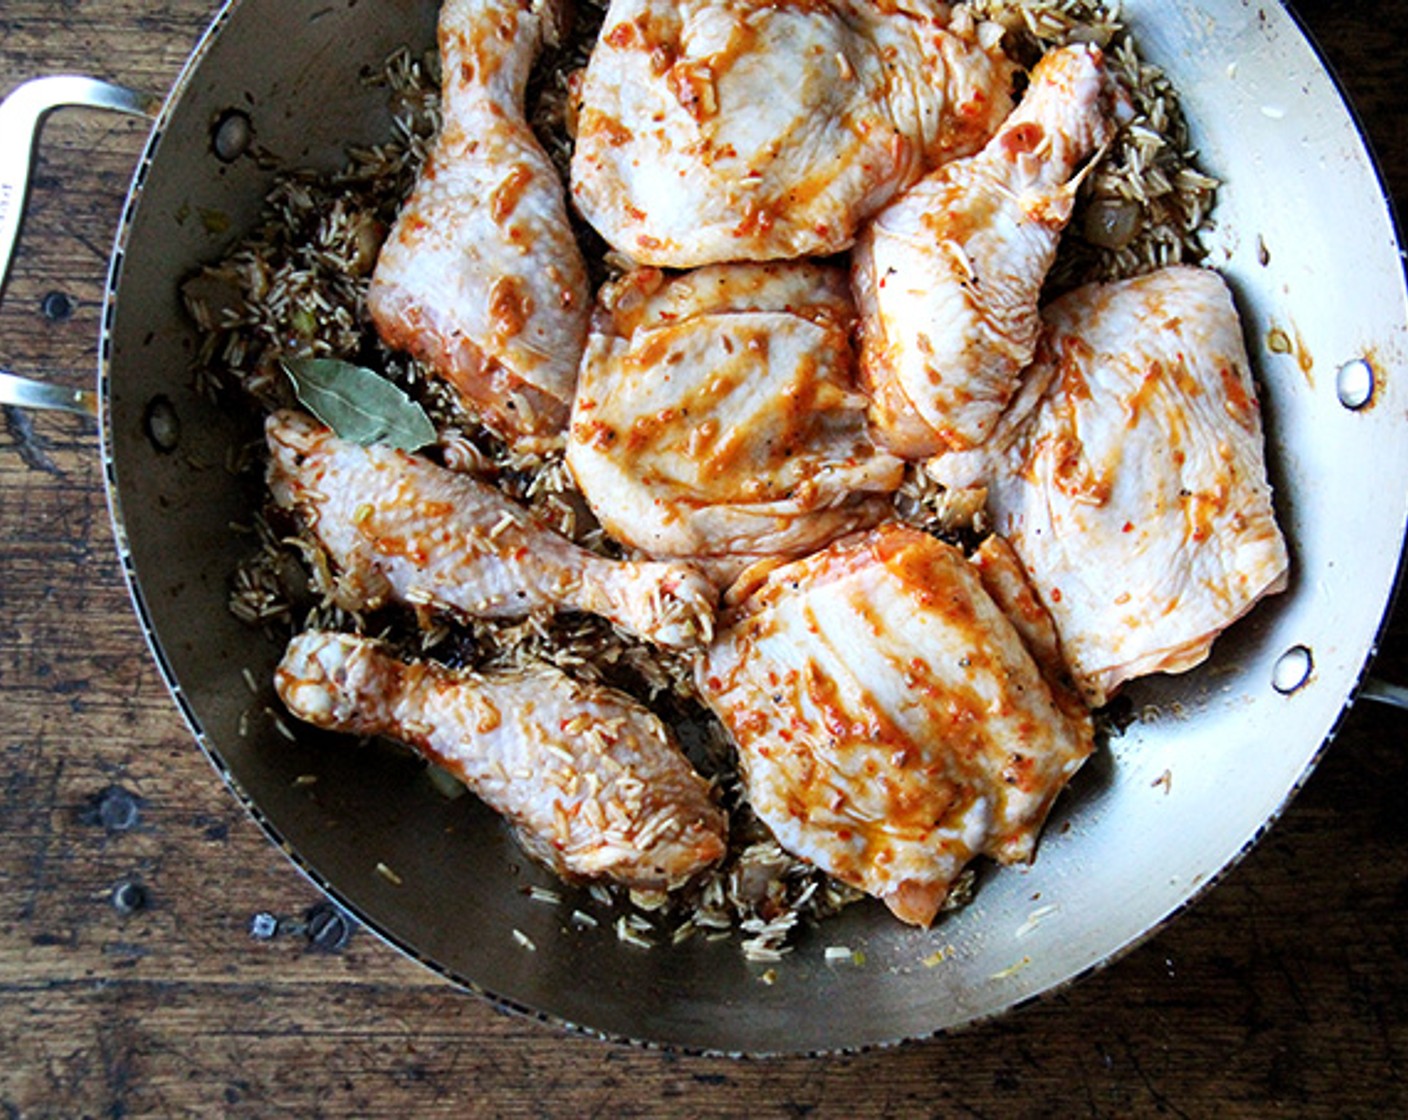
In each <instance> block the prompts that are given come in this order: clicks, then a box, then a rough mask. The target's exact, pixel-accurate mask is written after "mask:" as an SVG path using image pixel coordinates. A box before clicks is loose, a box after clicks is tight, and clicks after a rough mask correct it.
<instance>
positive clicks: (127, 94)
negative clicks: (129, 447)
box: [0, 74, 161, 416]
mask: <svg viewBox="0 0 1408 1120" xmlns="http://www.w3.org/2000/svg"><path fill="white" fill-rule="evenodd" d="M65 106H76V107H84V108H90V109H112V110H114V111H115V112H119V113H130V114H132V115H133V116H142V117H155V116H156V114H157V113H158V112H159V111H160V109H161V99H160V98H157V97H152V96H150V95H148V94H145V93H138V92H137V91H136V90H131V89H128V88H127V87H125V86H119V85H114V84H113V83H111V82H104V81H99V80H98V79H97V78H86V77H82V76H81V75H77V74H56V75H54V76H52V77H48V78H35V79H34V80H33V81H29V82H25V83H24V84H23V85H21V86H18V87H17V88H16V89H14V90H13V91H12V92H11V93H10V95H9V96H8V97H6V98H5V100H4V101H0V298H3V297H4V294H5V282H6V280H7V279H8V278H9V274H10V261H11V258H12V257H13V255H14V250H15V243H16V242H17V241H18V240H19V234H20V224H21V222H22V221H23V219H24V208H25V199H26V197H27V195H28V193H29V176H30V169H31V167H32V165H33V162H34V145H35V141H36V139H37V138H38V135H39V128H40V126H41V125H42V124H43V122H44V118H45V117H46V116H47V115H48V114H49V112H50V111H51V110H54V109H58V108H61V107H65ZM0 404H3V405H20V406H22V407H25V408H45V409H61V410H63V411H65V412H77V413H81V414H83V415H87V416H92V415H94V414H95V413H96V411H97V406H96V401H95V400H94V395H93V394H92V393H90V392H85V391H83V390H74V389H61V388H56V387H54V386H50V385H45V384H43V383H41V382H36V381H29V380H27V379H25V378H23V377H16V376H15V375H14V374H12V373H5V372H4V371H0Z"/></svg>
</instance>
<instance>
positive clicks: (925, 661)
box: [697, 524, 1093, 925]
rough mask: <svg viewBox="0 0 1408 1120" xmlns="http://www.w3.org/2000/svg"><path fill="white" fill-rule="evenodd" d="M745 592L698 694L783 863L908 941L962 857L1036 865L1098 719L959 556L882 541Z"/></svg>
mask: <svg viewBox="0 0 1408 1120" xmlns="http://www.w3.org/2000/svg"><path fill="white" fill-rule="evenodd" d="M741 582H744V583H747V582H751V577H750V576H749V575H748V574H745V575H744V577H743V580H742V581H741ZM739 591H740V593H742V594H743V595H744V596H745V597H744V598H743V600H742V602H741V603H740V605H739V606H738V607H737V608H736V610H734V611H733V612H732V613H731V614H730V615H729V616H728V617H727V618H726V620H725V623H724V625H723V627H722V629H721V631H720V633H719V635H718V637H717V638H716V639H715V641H714V644H713V645H712V646H710V648H709V650H708V652H707V654H706V656H705V657H704V659H703V660H702V662H701V664H700V667H699V669H698V671H697V678H698V683H699V687H700V691H701V692H702V694H703V695H704V697H705V700H706V701H707V703H708V704H709V706H710V708H712V709H713V710H714V712H716V713H717V714H718V716H719V718H720V719H722V720H723V722H724V724H725V725H726V726H727V727H728V729H729V732H730V733H731V734H732V736H733V740H734V742H735V743H736V744H737V746H738V750H739V756H740V760H741V763H742V769H743V773H744V777H745V782H746V787H747V795H748V799H749V801H750V802H751V804H752V805H753V808H754V809H755V810H756V811H757V813H758V815H759V816H760V817H761V818H762V819H763V821H765V822H766V823H767V825H768V826H769V827H770V828H771V829H772V830H773V832H774V834H775V835H776V836H777V839H778V842H779V843H780V844H781V845H782V846H783V847H784V848H786V849H787V850H788V851H790V852H792V853H793V854H795V855H797V856H800V857H802V858H804V859H808V860H811V861H812V862H813V863H815V864H817V865H818V866H819V867H822V868H823V869H825V870H826V871H828V872H830V873H831V874H832V875H834V876H836V877H837V878H839V879H842V880H844V881H845V882H848V883H851V884H853V885H855V886H857V887H859V888H861V889H862V890H864V891H866V892H867V893H869V894H872V895H874V896H876V897H877V898H880V899H882V900H883V901H884V903H885V905H886V906H888V907H889V908H890V910H891V911H893V912H894V914H895V915H896V916H897V917H899V918H900V919H902V920H903V921H906V922H911V923H914V924H916V925H928V924H929V923H930V922H931V921H933V919H934V916H935V914H937V913H938V910H939V907H940V906H941V905H942V903H943V901H944V898H945V897H946V895H947V894H948V891H949V888H950V886H951V885H952V883H953V880H954V878H955V877H956V876H957V875H958V873H959V872H960V871H961V870H962V868H963V866H964V865H965V864H966V863H967V862H968V861H969V860H970V859H971V858H972V857H973V856H975V855H977V854H980V853H981V854H986V855H990V856H992V857H993V858H995V859H997V860H999V861H1001V862H1003V863H1013V862H1016V861H1019V860H1028V859H1030V858H1031V857H1032V855H1033V853H1034V851H1035V845H1036V837H1037V833H1038V832H1039V831H1040V829H1041V825H1042V823H1043V821H1044V820H1045V819H1046V815H1047V812H1048V810H1049V809H1050V807H1051V803H1052V801H1053V800H1054V799H1055V797H1056V795H1057V793H1058V792H1059V791H1060V790H1061V788H1062V787H1063V786H1064V785H1065V783H1066V781H1067V780H1068V779H1069V778H1070V777H1071V775H1072V774H1073V773H1075V771H1076V770H1077V769H1078V768H1079V766H1080V764H1081V762H1082V760H1084V759H1085V757H1086V756H1087V755H1088V754H1089V753H1090V751H1091V749H1092V747H1093V738H1092V734H1093V732H1092V725H1091V720H1090V716H1089V714H1088V713H1087V712H1085V710H1084V709H1083V708H1081V707H1080V706H1079V705H1078V704H1077V705H1064V704H1062V703H1060V702H1058V701H1057V700H1056V699H1054V698H1053V695H1052V692H1051V689H1050V687H1049V686H1048V685H1047V683H1046V681H1045V680H1044V679H1043V678H1042V675H1041V673H1040V671H1039V670H1038V668H1037V666H1036V664H1035V662H1034V661H1033V660H1032V657H1031V655H1030V654H1029V653H1028V652H1027V650H1026V648H1025V647H1024V646H1023V644H1022V640H1021V638H1020V637H1019V636H1018V634H1017V631H1016V630H1015V629H1014V628H1013V626H1012V624H1011V623H1010V622H1009V621H1008V620H1007V618H1006V617H1005V616H1004V615H1003V614H1002V612H1001V611H1000V610H999V609H998V608H997V606H996V605H995V604H994V603H993V601H992V600H991V599H990V598H989V597H988V595H987V593H986V592H985V591H984V590H983V586H982V583H981V581H980V579H979V576H978V572H977V571H976V570H975V568H974V566H973V565H971V564H970V563H968V562H967V561H966V560H964V559H963V555H962V553H960V552H959V551H958V550H957V549H955V548H953V547H952V546H951V545H947V544H943V543H941V542H939V541H937V540H935V539H934V538H933V537H931V536H928V535H927V534H925V533H921V532H918V531H917V530H914V529H909V528H904V527H901V526H898V525H895V524H890V525H886V526H882V527H880V528H878V529H875V530H873V531H871V532H870V533H868V534H863V535H858V536H855V537H850V538H847V539H846V540H844V541H839V542H837V543H836V544H833V545H832V546H831V547H830V548H828V549H827V550H825V551H824V552H819V553H816V554H814V555H813V556H810V557H808V558H806V559H805V560H799V561H795V562H793V563H791V564H786V565H782V566H780V567H776V568H774V569H772V570H771V571H769V572H768V573H767V574H766V575H765V576H764V577H763V578H762V581H761V584H760V585H758V586H755V587H748V586H744V587H742V588H740V589H739Z"/></svg>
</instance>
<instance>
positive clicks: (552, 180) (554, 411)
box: [367, 0, 591, 438]
mask: <svg viewBox="0 0 1408 1120" xmlns="http://www.w3.org/2000/svg"><path fill="white" fill-rule="evenodd" d="M562 4H563V0H525V2H520V0H446V2H445V4H444V7H443V8H442V9H441V11H440V54H441V61H442V67H443V70H444V79H443V92H442V98H441V111H442V114H443V117H444V124H443V127H442V128H441V131H440V135H439V136H438V137H437V139H436V141H435V146H434V148H433V150H432V151H431V153H430V156H429V158H428V159H427V160H426V162H425V165H424V167H423V168H422V170H421V173H420V177H419V179H418V181H417V183H416V186H415V190H414V191H413V192H412V194H411V197H410V198H409V199H408V200H407V202H406V204H405V206H404V207H403V208H402V210H401V212H400V215H399V216H398V218H397V221H396V225H395V227H394V228H393V229H392V231H391V234H390V236H389V237H388V239H387V241H386V244H385V245H384V246H383V247H382V250H381V256H380V257H379V259H378V260H377V264H376V269H375V272H374V273H373V275H372V283H371V288H370V290H369V292H368V293H367V307H368V310H369V311H370V313H371V317H372V320H373V321H374V322H375V323H376V326H377V330H378V331H379V332H380V333H381V336H382V338H383V339H385V340H386V342H387V343H388V344H389V345H391V346H393V347H396V348H399V349H404V350H408V351H410V352H411V353H412V354H414V355H416V356H417V357H419V358H422V359H424V360H425V361H426V362H427V363H428V364H429V365H430V366H431V367H432V368H433V369H434V370H435V371H436V372H437V373H438V374H439V375H440V376H442V377H444V378H445V379H446V380H448V381H449V382H450V383H451V384H453V385H454V386H455V388H456V389H457V390H459V392H460V394H461V395H462V396H463V397H464V398H465V400H466V402H467V403H469V404H470V405H471V407H472V408H474V409H475V410H476V411H478V412H479V413H481V414H482V415H483V416H484V418H485V419H486V421H487V422H488V423H489V424H490V425H491V426H492V427H494V428H496V429H497V430H498V431H500V432H502V433H504V434H505V435H507V436H510V437H512V436H514V435H517V436H520V437H523V436H527V437H541V438H550V437H552V436H555V435H557V434H559V433H560V432H561V430H562V428H563V426H564V425H565V423H566V420H567V412H568V407H569V405H570V404H571V400H572V390H573V386H574V385H575V383H576V375H577V363H578V361H579V360H580V358H581V356H582V346H583V345H584V344H585V342H586V335H587V320H588V316H589V315H590V311H591V307H590V296H589V293H588V285H587V273H586V266H585V264H584V263H583V260H582V254H581V252H580V250H579V249H578V248H577V243H576V240H575V238H574V235H573V232H572V228H571V225H570V224H569V223H568V220H567V209H566V202H565V198H564V192H563V185H562V182H561V180H560V179H559V178H558V176H557V172H556V170H555V169H554V168H553V165H552V163H551V162H550V161H549V159H548V157H547V154H546V153H545V152H544V151H543V149H542V147H541V146H540V145H539V143H538V141H537V139H536V138H535V137H534V136H533V133H532V131H531V130H530V129H529V127H528V123H527V121H526V120H525V119H524V116H523V100H524V91H525V88H526V86H527V82H528V71H529V68H530V67H531V66H532V63H533V60H534V58H536V57H537V54H538V51H539V50H540V48H541V47H542V46H543V44H544V43H545V42H547V41H549V40H551V39H553V38H554V37H555V35H556V26H555V24H556V21H557V20H559V19H561V18H563V17H562Z"/></svg>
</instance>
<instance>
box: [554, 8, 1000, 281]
mask: <svg viewBox="0 0 1408 1120" xmlns="http://www.w3.org/2000/svg"><path fill="white" fill-rule="evenodd" d="M1000 36H1001V31H1000V29H999V28H997V27H996V25H989V24H983V25H977V24H975V23H974V21H973V20H972V19H971V18H970V17H969V16H968V15H967V13H966V11H964V10H963V9H961V8H960V9H959V10H958V12H957V13H956V14H954V15H952V17H950V5H948V4H946V3H940V2H938V0H905V2H904V3H901V4H876V3H873V2H872V0H807V2H804V3H798V2H786V3H778V2H776V0H613V2H612V4H611V7H610V9H609V11H608V12H607V16H606V23H605V25H604V27H603V30H602V34H601V38H600V39H599V40H598V42H597V45H596V49H595V50H594V51H593V52H592V58H591V62H590V64H589V65H588V67H587V72H586V77H585V80H584V82H583V86H582V91H581V112H580V115H579V125H578V130H577V146H576V151H575V154H574V156H573V161H572V192H573V197H574V199H575V200H576V202H577V206H578V209H580V210H581V212H582V214H583V215H584V216H585V217H586V218H587V220H588V221H589V222H591V223H592V225H594V226H595V227H596V228H597V229H598V230H599V231H600V232H601V234H602V236H603V237H605V238H606V240H607V241H609V242H610V243H611V244H612V245H613V246H614V247H615V248H617V249H619V250H620V251H621V252H623V253H625V254H627V255H628V256H630V257H632V258H633V259H635V260H636V261H639V262H640V263H642V264H653V265H662V266H669V267H674V268H686V267H693V266H695V265H701V264H711V263H716V262H720V261H735V260H774V259H778V258H786V257H800V256H806V255H825V254H828V253H834V252H837V251H839V250H841V249H845V248H846V247H848V246H849V245H850V244H851V241H852V238H853V237H854V234H855V230H856V227H857V225H858V224H859V223H860V222H862V221H864V220H865V218H867V217H868V216H869V215H870V214H873V213H874V212H875V211H876V210H877V209H879V208H880V207H881V206H883V205H884V204H885V202H886V201H887V200H888V199H889V198H890V197H891V196H892V195H894V193H895V192H896V191H898V190H900V189H902V188H904V187H905V186H907V185H909V184H910V183H912V182H914V181H915V180H916V179H918V178H919V177H920V176H921V175H923V174H924V173H925V172H926V171H928V170H930V169H931V168H933V167H935V166H937V165H938V164H939V163H940V162H942V161H943V160H945V159H951V158H952V157H954V156H958V155H966V154H968V153H970V152H973V151H976V150H977V149H978V148H979V147H981V146H982V144H983V142H984V141H985V140H986V139H987V138H988V137H989V136H990V135H992V132H993V130H994V129H995V128H996V127H997V126H998V124H999V123H1000V122H1001V121H1002V118H1003V117H1004V116H1005V115H1006V114H1007V112H1008V111H1009V109H1010V107H1011V98H1010V93H1009V90H1010V83H1011V76H1012V66H1011V65H1010V64H1009V63H1008V61H1007V60H1006V58H1005V57H1004V56H1003V55H1002V53H1001V52H1000V51H999V50H998V49H997V40H998V39H999V38H1000Z"/></svg>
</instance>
